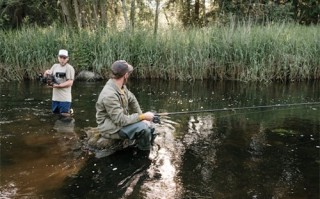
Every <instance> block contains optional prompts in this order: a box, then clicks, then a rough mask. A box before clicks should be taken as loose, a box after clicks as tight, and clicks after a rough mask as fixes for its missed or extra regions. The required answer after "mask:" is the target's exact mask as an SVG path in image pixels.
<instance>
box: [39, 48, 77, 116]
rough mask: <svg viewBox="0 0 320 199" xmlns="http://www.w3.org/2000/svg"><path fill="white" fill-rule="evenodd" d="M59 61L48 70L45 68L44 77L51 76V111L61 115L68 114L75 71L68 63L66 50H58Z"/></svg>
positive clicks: (69, 112) (69, 113)
mask: <svg viewBox="0 0 320 199" xmlns="http://www.w3.org/2000/svg"><path fill="white" fill-rule="evenodd" d="M58 61H59V63H56V64H54V65H53V66H52V67H51V69H50V70H46V71H45V73H44V77H48V76H51V77H52V84H50V87H52V88H53V89H52V90H53V91H52V112H53V113H57V114H60V115H62V116H70V115H71V114H72V111H71V110H72V109H71V101H72V97H71V87H72V85H73V81H74V76H75V71H74V68H73V66H71V65H70V64H68V61H69V56H68V51H67V50H63V49H62V50H59V53H58Z"/></svg>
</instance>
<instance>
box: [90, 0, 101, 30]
mask: <svg viewBox="0 0 320 199" xmlns="http://www.w3.org/2000/svg"><path fill="white" fill-rule="evenodd" d="M98 8H99V0H94V1H93V18H94V20H92V22H94V24H93V25H94V26H95V27H97V26H98V24H99V21H100V18H99V14H98Z"/></svg>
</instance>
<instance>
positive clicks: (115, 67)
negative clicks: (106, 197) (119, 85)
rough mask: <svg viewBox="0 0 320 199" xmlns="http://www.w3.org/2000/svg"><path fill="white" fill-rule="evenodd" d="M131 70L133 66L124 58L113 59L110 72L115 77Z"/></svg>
mask: <svg viewBox="0 0 320 199" xmlns="http://www.w3.org/2000/svg"><path fill="white" fill-rule="evenodd" d="M132 71H133V67H132V66H131V65H130V64H128V63H127V62H126V61H125V60H118V61H115V62H114V63H113V64H112V66H111V72H112V74H113V75H114V76H115V77H122V76H124V75H125V74H126V73H128V72H129V73H131V72H132Z"/></svg>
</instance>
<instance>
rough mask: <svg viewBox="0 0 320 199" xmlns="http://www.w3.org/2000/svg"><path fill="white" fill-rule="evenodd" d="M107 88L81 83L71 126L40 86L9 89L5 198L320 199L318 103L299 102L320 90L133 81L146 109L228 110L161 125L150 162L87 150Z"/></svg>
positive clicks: (5, 93)
mask: <svg viewBox="0 0 320 199" xmlns="http://www.w3.org/2000/svg"><path fill="white" fill-rule="evenodd" d="M104 84H105V82H104V81H103V82H77V81H76V82H75V84H74V86H73V104H72V107H73V109H74V111H75V114H74V116H73V117H72V118H68V119H65V118H59V117H58V116H55V115H52V114H51V113H50V105H51V89H49V88H47V87H46V86H44V85H41V84H40V83H39V82H36V81H25V82H11V83H4V84H1V96H0V97H1V98H0V102H1V104H0V111H1V116H0V127H1V129H0V141H1V162H0V168H1V176H0V177H1V178H0V180H1V181H0V182H1V183H0V198H49V199H50V198H68V199H69V198H111V199H113V198H115V199H116V198H168V199H170V198H179V199H180V198H235V199H238V198H290V199H301V198H308V199H309V198H319V174H320V172H319V164H320V155H319V150H320V143H319V134H320V112H319V111H320V105H319V104H312V105H297V104H299V103H314V102H319V101H320V92H319V90H320V82H317V81H316V82H296V83H272V84H267V85H266V84H259V83H239V82H232V81H230V82H228V81H226V82H214V81H199V82H178V81H162V80H152V81H151V80H131V81H130V82H129V84H128V87H129V88H130V90H131V91H132V92H133V93H135V95H136V97H137V99H138V100H139V102H140V105H141V107H142V109H143V110H144V111H148V110H151V111H154V112H158V113H162V112H170V113H174V112H188V111H198V110H199V111H200V110H212V109H218V110H220V111H216V112H205V113H190V114H172V115H171V116H170V117H164V118H161V119H162V124H160V125H158V126H159V129H161V131H162V132H160V133H159V136H158V138H157V139H156V141H157V145H156V146H154V147H156V149H155V150H154V151H155V154H153V155H154V156H153V157H152V154H151V156H150V158H146V157H145V156H144V155H141V154H139V153H137V152H136V151H135V150H134V149H130V148H129V149H126V150H124V151H120V152H118V153H115V154H113V155H111V156H108V157H103V158H97V157H95V156H94V155H92V154H91V153H90V151H88V150H84V148H83V140H84V139H85V133H84V132H83V129H84V128H85V127H90V126H91V127H94V126H95V125H96V124H95V102H96V100H97V98H98V95H99V93H100V91H101V90H102V88H103V85H104ZM279 104H280V105H285V104H292V105H291V106H279ZM269 105H276V106H274V107H266V108H263V107H260V106H269ZM277 105H278V106H277ZM254 106H255V107H257V108H248V109H246V108H245V109H238V108H240V107H254ZM225 108H227V109H226V110H225V111H223V109H225ZM232 108H234V110H231V109H232Z"/></svg>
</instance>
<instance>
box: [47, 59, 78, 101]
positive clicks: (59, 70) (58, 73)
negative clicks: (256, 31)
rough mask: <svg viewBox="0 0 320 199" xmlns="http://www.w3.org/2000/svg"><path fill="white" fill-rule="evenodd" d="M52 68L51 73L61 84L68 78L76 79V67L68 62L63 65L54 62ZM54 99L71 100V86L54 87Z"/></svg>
mask: <svg viewBox="0 0 320 199" xmlns="http://www.w3.org/2000/svg"><path fill="white" fill-rule="evenodd" d="M50 70H51V72H52V73H51V74H52V75H53V76H54V78H55V81H56V82H57V83H59V84H61V83H63V82H66V81H67V80H74V75H75V72H74V68H73V66H71V65H70V64H68V63H67V64H66V65H64V66H61V65H60V64H54V65H53V66H52V67H51V69H50ZM52 100H53V101H60V102H71V101H72V97H71V86H70V87H67V88H53V93H52Z"/></svg>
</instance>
